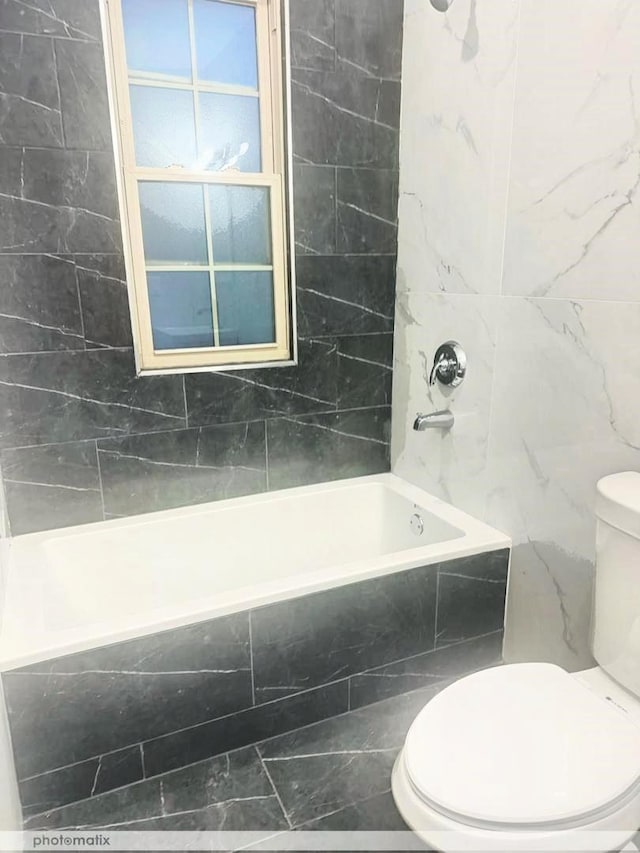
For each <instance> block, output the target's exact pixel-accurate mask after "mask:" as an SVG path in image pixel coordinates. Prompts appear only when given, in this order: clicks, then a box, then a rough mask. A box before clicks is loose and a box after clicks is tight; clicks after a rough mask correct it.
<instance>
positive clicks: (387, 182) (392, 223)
mask: <svg viewBox="0 0 640 853" xmlns="http://www.w3.org/2000/svg"><path fill="white" fill-rule="evenodd" d="M337 178H338V181H337V188H338V189H337V192H338V196H337V251H338V252H341V253H345V254H349V253H353V254H367V253H373V254H381V253H393V252H395V251H396V246H397V234H398V226H397V217H398V173H397V172H396V171H394V170H374V169H338V170H337Z"/></svg>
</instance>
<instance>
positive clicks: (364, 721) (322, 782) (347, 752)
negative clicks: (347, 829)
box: [258, 686, 439, 826]
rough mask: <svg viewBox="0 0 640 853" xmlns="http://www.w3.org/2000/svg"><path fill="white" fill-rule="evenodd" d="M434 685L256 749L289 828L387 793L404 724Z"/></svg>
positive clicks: (436, 689) (405, 724)
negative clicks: (287, 819)
mask: <svg viewBox="0 0 640 853" xmlns="http://www.w3.org/2000/svg"><path fill="white" fill-rule="evenodd" d="M438 689H439V688H438V687H437V686H434V687H429V688H425V689H422V690H417V691H415V692H414V693H410V694H407V695H405V696H401V697H396V698H394V699H391V700H387V701H386V702H380V703H378V704H377V705H373V706H371V707H370V708H364V709H361V710H358V711H353V712H352V713H350V714H346V715H344V716H343V717H337V718H334V719H332V720H326V721H324V722H321V723H316V724H315V725H313V726H308V727H307V728H305V729H300V730H299V731H296V732H291V733H289V734H287V735H282V736H281V737H279V738H274V739H273V740H271V741H267V742H266V743H264V744H261V745H260V746H259V747H258V748H259V750H260V754H261V755H262V757H263V759H264V762H265V766H266V768H267V770H268V771H269V775H270V776H271V779H272V781H273V783H274V785H275V787H276V790H277V791H278V794H279V795H280V799H281V801H282V804H283V806H284V809H285V812H286V813H287V816H288V818H289V819H290V821H291V823H292V824H293V825H294V826H301V825H302V824H306V823H308V822H309V821H312V820H316V819H318V818H322V817H325V816H327V815H330V814H332V813H335V812H338V811H340V810H341V809H343V808H344V807H345V806H348V805H350V804H353V803H357V802H362V801H364V800H367V799H370V798H372V797H375V796H378V795H383V794H385V793H387V792H388V790H389V787H390V783H389V779H390V776H391V768H392V767H393V762H394V761H395V757H396V755H397V753H398V751H399V749H400V748H401V747H402V744H403V742H404V738H405V736H406V733H407V730H408V729H409V726H410V725H411V723H412V722H413V720H414V718H415V716H416V715H417V713H418V712H419V711H420V710H422V708H423V707H424V705H425V704H426V702H427V701H428V700H429V699H430V698H432V696H434V695H435V694H436V693H437V692H438Z"/></svg>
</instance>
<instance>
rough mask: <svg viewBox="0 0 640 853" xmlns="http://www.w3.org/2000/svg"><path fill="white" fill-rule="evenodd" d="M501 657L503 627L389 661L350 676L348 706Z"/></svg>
mask: <svg viewBox="0 0 640 853" xmlns="http://www.w3.org/2000/svg"><path fill="white" fill-rule="evenodd" d="M501 660H502V631H497V632H496V633H494V634H489V635H487V636H486V637H480V638H478V639H474V640H468V641H467V642H463V643H458V644H456V645H454V646H447V647H445V648H442V649H436V650H435V651H432V652H427V653H426V654H424V655H418V656H416V657H412V658H409V659H407V660H403V661H398V662H397V663H391V664H388V665H386V666H382V667H378V668H377V669H372V670H369V672H364V673H360V674H359V675H354V676H352V677H351V679H350V688H349V689H350V694H349V700H350V707H351V709H355V708H360V707H362V706H364V705H369V704H371V703H372V702H378V701H380V700H381V699H387V698H389V697H390V696H397V695H398V694H399V693H407V692H409V691H410V690H417V689H418V688H420V687H427V686H429V685H431V684H437V683H438V682H441V681H448V680H450V679H452V678H459V677H460V676H461V675H465V674H467V673H470V672H476V671H477V670H479V669H485V668H486V667H489V666H497V665H498V664H499V663H500V662H501Z"/></svg>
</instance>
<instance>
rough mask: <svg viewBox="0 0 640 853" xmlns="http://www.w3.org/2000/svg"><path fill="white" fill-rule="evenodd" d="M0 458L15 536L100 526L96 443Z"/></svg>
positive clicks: (38, 449) (34, 449)
mask: <svg viewBox="0 0 640 853" xmlns="http://www.w3.org/2000/svg"><path fill="white" fill-rule="evenodd" d="M0 458H1V467H2V475H3V480H4V488H5V496H6V501H7V512H8V515H9V523H10V526H11V533H12V535H13V536H18V535H19V534H21V533H32V532H33V531H36V530H50V529H52V528H55V527H68V526H69V525H72V524H85V523H87V522H91V521H102V518H103V514H102V495H101V492H100V476H99V473H98V461H97V457H96V446H95V442H81V443H78V444H73V443H71V444H50V445H46V446H44V447H25V448H22V449H20V450H4V451H3V452H2V454H1V457H0Z"/></svg>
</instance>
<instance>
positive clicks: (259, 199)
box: [209, 184, 271, 264]
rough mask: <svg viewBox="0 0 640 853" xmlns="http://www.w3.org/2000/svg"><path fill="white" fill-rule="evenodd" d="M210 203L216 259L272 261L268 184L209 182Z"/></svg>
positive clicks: (256, 261)
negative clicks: (234, 184) (251, 184)
mask: <svg viewBox="0 0 640 853" xmlns="http://www.w3.org/2000/svg"><path fill="white" fill-rule="evenodd" d="M209 204H210V207H211V230H212V236H213V260H214V263H216V264H235V263H238V264H270V263H271V217H270V215H269V190H268V189H267V187H237V186H230V187H225V186H221V185H220V184H219V185H217V186H214V185H209Z"/></svg>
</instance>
